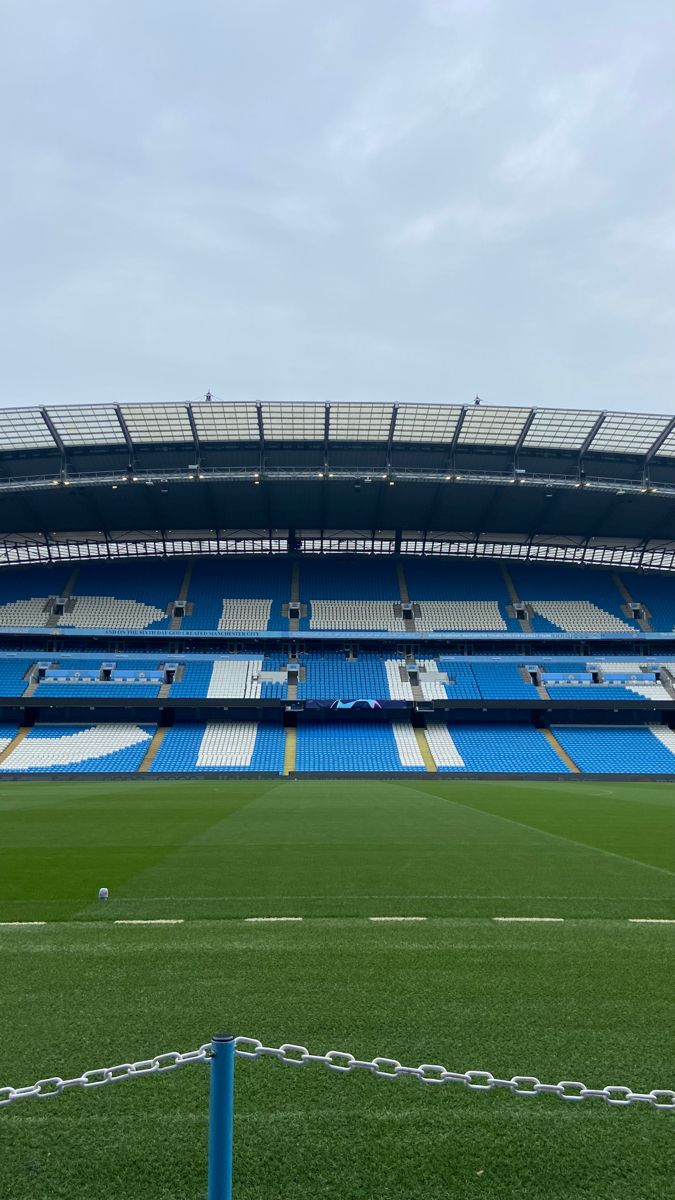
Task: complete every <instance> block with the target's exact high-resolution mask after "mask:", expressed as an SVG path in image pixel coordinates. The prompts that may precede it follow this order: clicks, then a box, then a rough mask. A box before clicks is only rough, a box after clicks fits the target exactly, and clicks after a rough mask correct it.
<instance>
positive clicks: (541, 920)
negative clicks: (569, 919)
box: [492, 917, 565, 925]
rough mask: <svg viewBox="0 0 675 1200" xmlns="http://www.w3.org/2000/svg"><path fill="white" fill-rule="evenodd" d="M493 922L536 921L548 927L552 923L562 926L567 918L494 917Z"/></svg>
mask: <svg viewBox="0 0 675 1200" xmlns="http://www.w3.org/2000/svg"><path fill="white" fill-rule="evenodd" d="M492 920H493V921H526V922H532V921H534V922H537V923H544V924H547V925H548V924H551V923H553V924H558V923H559V924H562V922H563V921H564V920H565V918H564V917H493V918H492Z"/></svg>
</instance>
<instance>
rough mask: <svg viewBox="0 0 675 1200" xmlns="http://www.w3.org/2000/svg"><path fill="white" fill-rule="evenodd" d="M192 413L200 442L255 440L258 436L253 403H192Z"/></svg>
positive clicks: (258, 431) (256, 415) (256, 416)
mask: <svg viewBox="0 0 675 1200" xmlns="http://www.w3.org/2000/svg"><path fill="white" fill-rule="evenodd" d="M192 415H193V417H194V421H195V428H196V430H197V436H198V437H199V440H200V442H257V441H258V440H259V438H260V430H259V429H258V413H257V411H256V406H255V404H248V403H243V402H242V403H240V404H239V403H234V404H223V403H220V402H218V401H215V402H214V401H212V402H211V403H208V402H206V403H200V404H193V405H192Z"/></svg>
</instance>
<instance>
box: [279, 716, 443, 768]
mask: <svg viewBox="0 0 675 1200" xmlns="http://www.w3.org/2000/svg"><path fill="white" fill-rule="evenodd" d="M410 733H411V734H412V736H413V739H414V734H413V733H412V729H410ZM297 738H298V740H297V756H296V770H297V771H298V772H299V773H303V772H317V773H330V774H334V773H335V774H341V773H352V774H353V773H357V774H361V773H364V772H371V771H373V772H377V771H382V772H392V771H394V772H398V771H422V770H424V764H423V761H422V763H421V765H420V760H421V755H420V754H419V752H418V754H417V757H416V761H415V762H412V763H411V762H410V761H408V762H405V763H404V762H403V760H402V757H401V755H402V754H403V755H404V756H405V757H406V759H408V760H410V758H411V757H412V746H411V745H410V741H409V738H408V737H407V734H404V733H403V732H402V730H401V729H400V728H399V731H398V736H395V735H394V731H393V727H392V726H391V725H388V724H384V723H379V722H378V723H377V724H374V723H369V722H365V721H364V722H358V721H344V722H340V721H313V722H307V723H303V724H299V725H298V731H297Z"/></svg>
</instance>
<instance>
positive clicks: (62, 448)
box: [40, 408, 66, 467]
mask: <svg viewBox="0 0 675 1200" xmlns="http://www.w3.org/2000/svg"><path fill="white" fill-rule="evenodd" d="M40 415H41V417H42V420H43V421H44V423H45V425H46V426H47V429H48V430H49V432H50V433H51V435H52V437H53V439H54V441H55V442H56V445H57V447H58V450H59V454H60V455H61V458H62V459H63V465H64V467H65V465H66V448H65V446H64V444H63V442H62V441H61V438H60V437H59V434H58V433H57V431H56V428H55V426H54V422H53V421H52V419H51V417H50V415H49V413H48V412H47V409H46V408H41V409H40Z"/></svg>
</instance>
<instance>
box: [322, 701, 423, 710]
mask: <svg viewBox="0 0 675 1200" xmlns="http://www.w3.org/2000/svg"><path fill="white" fill-rule="evenodd" d="M305 708H312V709H327V708H330V709H343V710H344V711H347V710H349V711H351V710H352V709H359V708H361V709H363V708H369V709H383V708H407V704H406V702H405V700H305Z"/></svg>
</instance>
